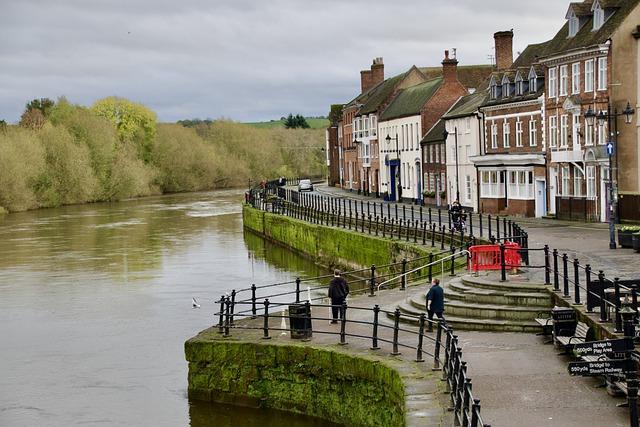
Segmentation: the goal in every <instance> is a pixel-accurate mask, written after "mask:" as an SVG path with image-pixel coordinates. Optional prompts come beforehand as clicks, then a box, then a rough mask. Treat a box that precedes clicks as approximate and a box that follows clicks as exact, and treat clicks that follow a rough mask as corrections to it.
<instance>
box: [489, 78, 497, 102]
mask: <svg viewBox="0 0 640 427" xmlns="http://www.w3.org/2000/svg"><path fill="white" fill-rule="evenodd" d="M489 96H490V97H491V99H496V98H497V97H498V83H497V82H496V79H495V77H491V81H490V82H489Z"/></svg>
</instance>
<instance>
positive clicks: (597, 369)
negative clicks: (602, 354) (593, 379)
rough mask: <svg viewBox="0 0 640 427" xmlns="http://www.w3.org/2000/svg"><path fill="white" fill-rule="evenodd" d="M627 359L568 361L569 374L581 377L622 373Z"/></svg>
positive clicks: (624, 370)
mask: <svg viewBox="0 0 640 427" xmlns="http://www.w3.org/2000/svg"><path fill="white" fill-rule="evenodd" d="M628 362H629V361H628V360H626V359H617V360H603V361H598V362H569V374H571V375H580V376H583V377H588V376H600V375H620V376H622V375H624V374H625V372H626V371H627V366H628Z"/></svg>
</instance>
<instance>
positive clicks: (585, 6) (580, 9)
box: [569, 1, 593, 16]
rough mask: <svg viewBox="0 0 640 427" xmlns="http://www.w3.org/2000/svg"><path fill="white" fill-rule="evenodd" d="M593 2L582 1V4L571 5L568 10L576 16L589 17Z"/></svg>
mask: <svg viewBox="0 0 640 427" xmlns="http://www.w3.org/2000/svg"><path fill="white" fill-rule="evenodd" d="M592 5H593V1H584V2H582V3H571V4H569V9H571V10H573V13H575V14H576V16H589V15H591V6H592Z"/></svg>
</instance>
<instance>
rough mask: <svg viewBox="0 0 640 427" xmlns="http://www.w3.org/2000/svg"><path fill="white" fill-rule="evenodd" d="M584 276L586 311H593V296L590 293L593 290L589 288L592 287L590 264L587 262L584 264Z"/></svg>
mask: <svg viewBox="0 0 640 427" xmlns="http://www.w3.org/2000/svg"><path fill="white" fill-rule="evenodd" d="M584 276H585V280H586V286H587V312H588V313H593V302H592V301H593V297H592V295H591V293H592V292H593V290H592V289H591V288H592V287H593V286H592V285H591V264H587V265H585V266H584Z"/></svg>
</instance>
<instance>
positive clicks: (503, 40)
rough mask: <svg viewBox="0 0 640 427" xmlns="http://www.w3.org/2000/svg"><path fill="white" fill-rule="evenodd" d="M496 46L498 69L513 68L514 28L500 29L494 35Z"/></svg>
mask: <svg viewBox="0 0 640 427" xmlns="http://www.w3.org/2000/svg"><path fill="white" fill-rule="evenodd" d="M493 40H494V41H495V46H496V48H495V49H496V67H497V68H498V71H503V70H507V69H509V68H511V65H513V30H509V31H498V32H497V33H495V34H494V35H493Z"/></svg>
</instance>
